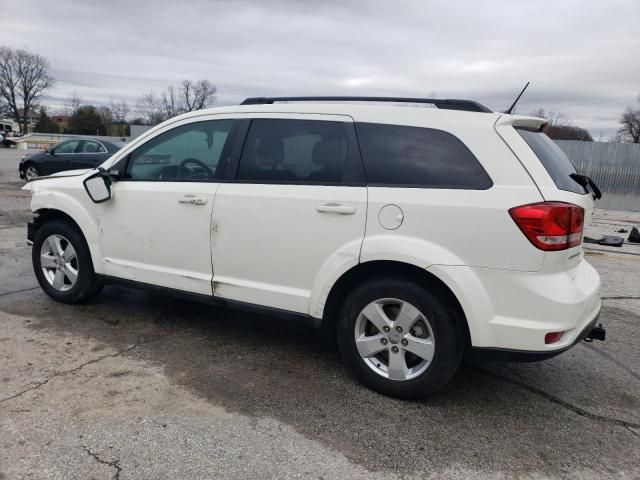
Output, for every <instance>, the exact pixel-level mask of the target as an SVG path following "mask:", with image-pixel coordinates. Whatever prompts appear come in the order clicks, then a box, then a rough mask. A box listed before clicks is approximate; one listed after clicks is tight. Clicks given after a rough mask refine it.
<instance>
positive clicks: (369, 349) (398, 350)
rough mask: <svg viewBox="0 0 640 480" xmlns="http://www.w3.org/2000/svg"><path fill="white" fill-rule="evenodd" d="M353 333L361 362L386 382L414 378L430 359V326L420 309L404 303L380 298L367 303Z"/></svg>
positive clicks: (432, 338) (431, 337)
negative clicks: (386, 379) (386, 380)
mask: <svg viewBox="0 0 640 480" xmlns="http://www.w3.org/2000/svg"><path fill="white" fill-rule="evenodd" d="M354 333H355V343H356V347H357V349H358V353H359V354H360V357H361V358H362V360H363V361H364V362H365V364H366V365H367V366H368V367H369V368H370V369H371V370H373V371H374V372H375V373H377V374H378V375H380V376H382V377H384V378H388V379H389V380H396V381H405V380H411V379H412V378H416V377H418V376H420V375H421V374H422V373H424V372H425V371H426V370H427V369H428V368H429V366H430V365H431V362H432V360H433V355H434V352H435V338H434V335H433V330H432V328H431V325H430V324H429V321H428V320H427V318H426V316H425V315H424V314H423V313H422V312H421V311H420V310H418V309H417V308H416V307H415V306H413V305H411V304H410V303H409V302H406V301H404V300H400V299H397V298H381V299H378V300H375V301H373V302H371V303H370V304H368V305H367V306H366V307H364V309H362V311H361V312H360V314H359V315H358V318H357V320H356V324H355V332H354Z"/></svg>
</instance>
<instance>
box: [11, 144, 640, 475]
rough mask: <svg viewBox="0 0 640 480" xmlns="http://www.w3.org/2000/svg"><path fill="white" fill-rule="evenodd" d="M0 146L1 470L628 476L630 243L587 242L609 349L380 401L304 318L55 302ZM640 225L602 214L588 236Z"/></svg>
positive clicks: (636, 436)
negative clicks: (34, 259) (40, 274)
mask: <svg viewBox="0 0 640 480" xmlns="http://www.w3.org/2000/svg"><path fill="white" fill-rule="evenodd" d="M18 158H19V155H18V154H17V152H15V151H9V152H7V151H4V150H0V479H14V478H15V479H18V478H19V479H22V478H34V479H41V478H47V479H48V478H51V479H121V480H126V479H147V478H149V479H156V478H189V479H205V478H216V479H227V478H228V479H242V478H247V479H248V478H313V479H320V478H322V479H333V478H335V479H343V478H363V479H364V478H367V479H369V478H376V479H378V478H382V479H395V478H404V479H410V478H438V479H440V478H496V479H504V478H534V479H543V478H586V477H588V478H638V477H640V349H639V348H638V340H639V339H638V325H639V323H640V299H639V298H638V297H640V286H639V285H638V278H640V255H638V254H639V253H640V247H639V246H633V245H625V247H624V248H623V249H606V248H603V247H600V246H594V247H593V248H590V249H589V250H588V251H587V254H588V259H589V261H590V262H592V264H593V265H594V266H595V267H596V268H597V269H598V270H599V271H600V273H601V275H602V278H603V283H604V285H603V288H604V290H603V296H604V297H605V300H604V308H603V311H602V317H601V319H602V322H603V323H604V324H605V325H606V327H607V336H608V339H607V341H606V342H604V343H602V342H594V343H591V344H586V343H581V344H579V345H578V346H576V347H575V348H573V349H572V350H570V351H569V352H567V353H565V354H563V355H561V356H559V357H556V358H553V359H550V360H547V361H544V362H540V363H532V364H515V363H510V364H504V363H493V364H482V365H463V367H462V368H461V370H460V372H459V374H458V375H457V376H456V378H455V379H454V381H453V383H452V384H451V385H450V386H449V387H448V388H447V389H446V390H445V391H444V392H443V393H442V394H441V395H439V396H438V397H436V398H433V399H430V400H428V401H425V402H420V403H412V402H403V401H399V400H394V399H390V398H386V397H383V396H381V395H378V394H376V393H373V392H371V391H369V390H366V389H364V388H362V387H361V386H359V385H358V384H356V383H355V382H354V381H353V380H352V379H351V378H349V376H348V375H347V374H346V373H345V372H344V370H343V368H342V366H341V364H340V359H339V356H338V353H337V351H336V349H335V347H334V346H333V345H331V344H329V343H327V342H325V341H324V340H323V339H322V338H321V337H320V336H319V335H318V334H316V333H315V332H314V331H313V330H311V329H310V328H309V327H307V326H304V325H298V324H296V323H292V322H291V321H288V320H283V319H279V318H276V317H272V316H270V315H266V314H255V313H246V312H240V311H235V310H230V309H224V308H213V307H211V306H208V305H202V304H197V303H191V302H188V301H185V300H179V299H173V298H169V297H166V296H162V295H158V294H151V293H146V292H141V291H137V290H134V289H127V288H123V287H115V286H111V287H106V288H105V289H104V291H103V292H102V293H101V294H100V295H99V296H98V297H96V299H95V300H93V301H92V302H91V303H89V304H86V305H78V306H68V305H61V304H57V303H55V302H53V301H51V300H50V299H49V298H48V297H46V295H45V294H44V293H43V292H42V291H41V290H40V289H39V288H38V287H37V283H36V280H35V277H34V276H33V273H32V271H31V264H30V248H29V247H27V246H26V245H25V241H24V236H25V226H24V222H26V220H27V219H28V218H30V213H29V211H28V196H27V195H25V193H26V192H22V191H20V190H19V187H20V186H21V185H22V183H21V182H19V181H18V178H17V172H16V165H17V161H18ZM631 222H635V223H637V224H640V214H624V213H620V212H599V213H598V216H597V218H596V222H595V224H594V227H593V228H594V229H598V228H602V229H605V230H606V232H604V233H612V232H615V230H612V228H614V226H617V225H627V224H628V223H631Z"/></svg>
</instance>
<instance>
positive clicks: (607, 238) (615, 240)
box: [584, 235, 624, 247]
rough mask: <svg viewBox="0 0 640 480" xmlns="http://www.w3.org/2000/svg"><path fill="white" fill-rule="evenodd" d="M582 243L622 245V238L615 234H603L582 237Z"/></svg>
mask: <svg viewBox="0 0 640 480" xmlns="http://www.w3.org/2000/svg"><path fill="white" fill-rule="evenodd" d="M584 243H595V244H597V245H605V246H607V247H622V244H623V243H624V238H622V237H619V236H617V235H603V236H601V237H598V238H593V237H584Z"/></svg>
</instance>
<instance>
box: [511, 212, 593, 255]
mask: <svg viewBox="0 0 640 480" xmlns="http://www.w3.org/2000/svg"><path fill="white" fill-rule="evenodd" d="M509 215H511V218H513V220H514V221H515V222H516V225H518V227H519V228H520V230H522V233H524V234H525V236H526V237H527V238H528V239H529V241H530V242H531V243H532V244H533V245H534V246H535V247H537V248H539V249H540V250H546V251H555V250H566V249H567V248H571V247H575V246H577V245H580V243H582V227H583V225H584V209H583V208H582V207H579V206H577V205H573V204H571V203H564V202H542V203H531V204H529V205H522V206H521V207H514V208H512V209H510V210H509Z"/></svg>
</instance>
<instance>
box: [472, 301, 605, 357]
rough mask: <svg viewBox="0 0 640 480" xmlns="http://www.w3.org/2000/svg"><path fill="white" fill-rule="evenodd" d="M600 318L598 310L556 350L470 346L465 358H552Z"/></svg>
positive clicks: (587, 331)
mask: <svg viewBox="0 0 640 480" xmlns="http://www.w3.org/2000/svg"><path fill="white" fill-rule="evenodd" d="M599 318H600V311H598V314H597V315H596V316H595V317H594V318H593V320H591V321H590V322H589V323H588V324H587V325H586V326H585V327H584V328H583V329H582V331H581V332H580V333H579V334H578V336H577V337H576V338H575V339H574V340H573V342H572V343H571V344H570V345H568V346H566V347H564V348H560V349H558V350H550V351H545V352H539V351H528V350H511V349H508V348H490V347H472V348H471V349H470V350H469V352H468V354H467V356H466V359H467V360H469V361H471V362H488V361H499V362H539V361H541V360H547V359H549V358H553V357H555V356H556V355H560V354H561V353H564V352H566V351H567V350H569V349H570V348H572V347H574V346H575V345H577V344H578V343H580V342H581V341H582V340H584V339H585V338H587V337H588V336H589V333H590V332H591V330H592V329H593V328H594V327H595V326H596V324H597V323H598V319H599Z"/></svg>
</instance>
